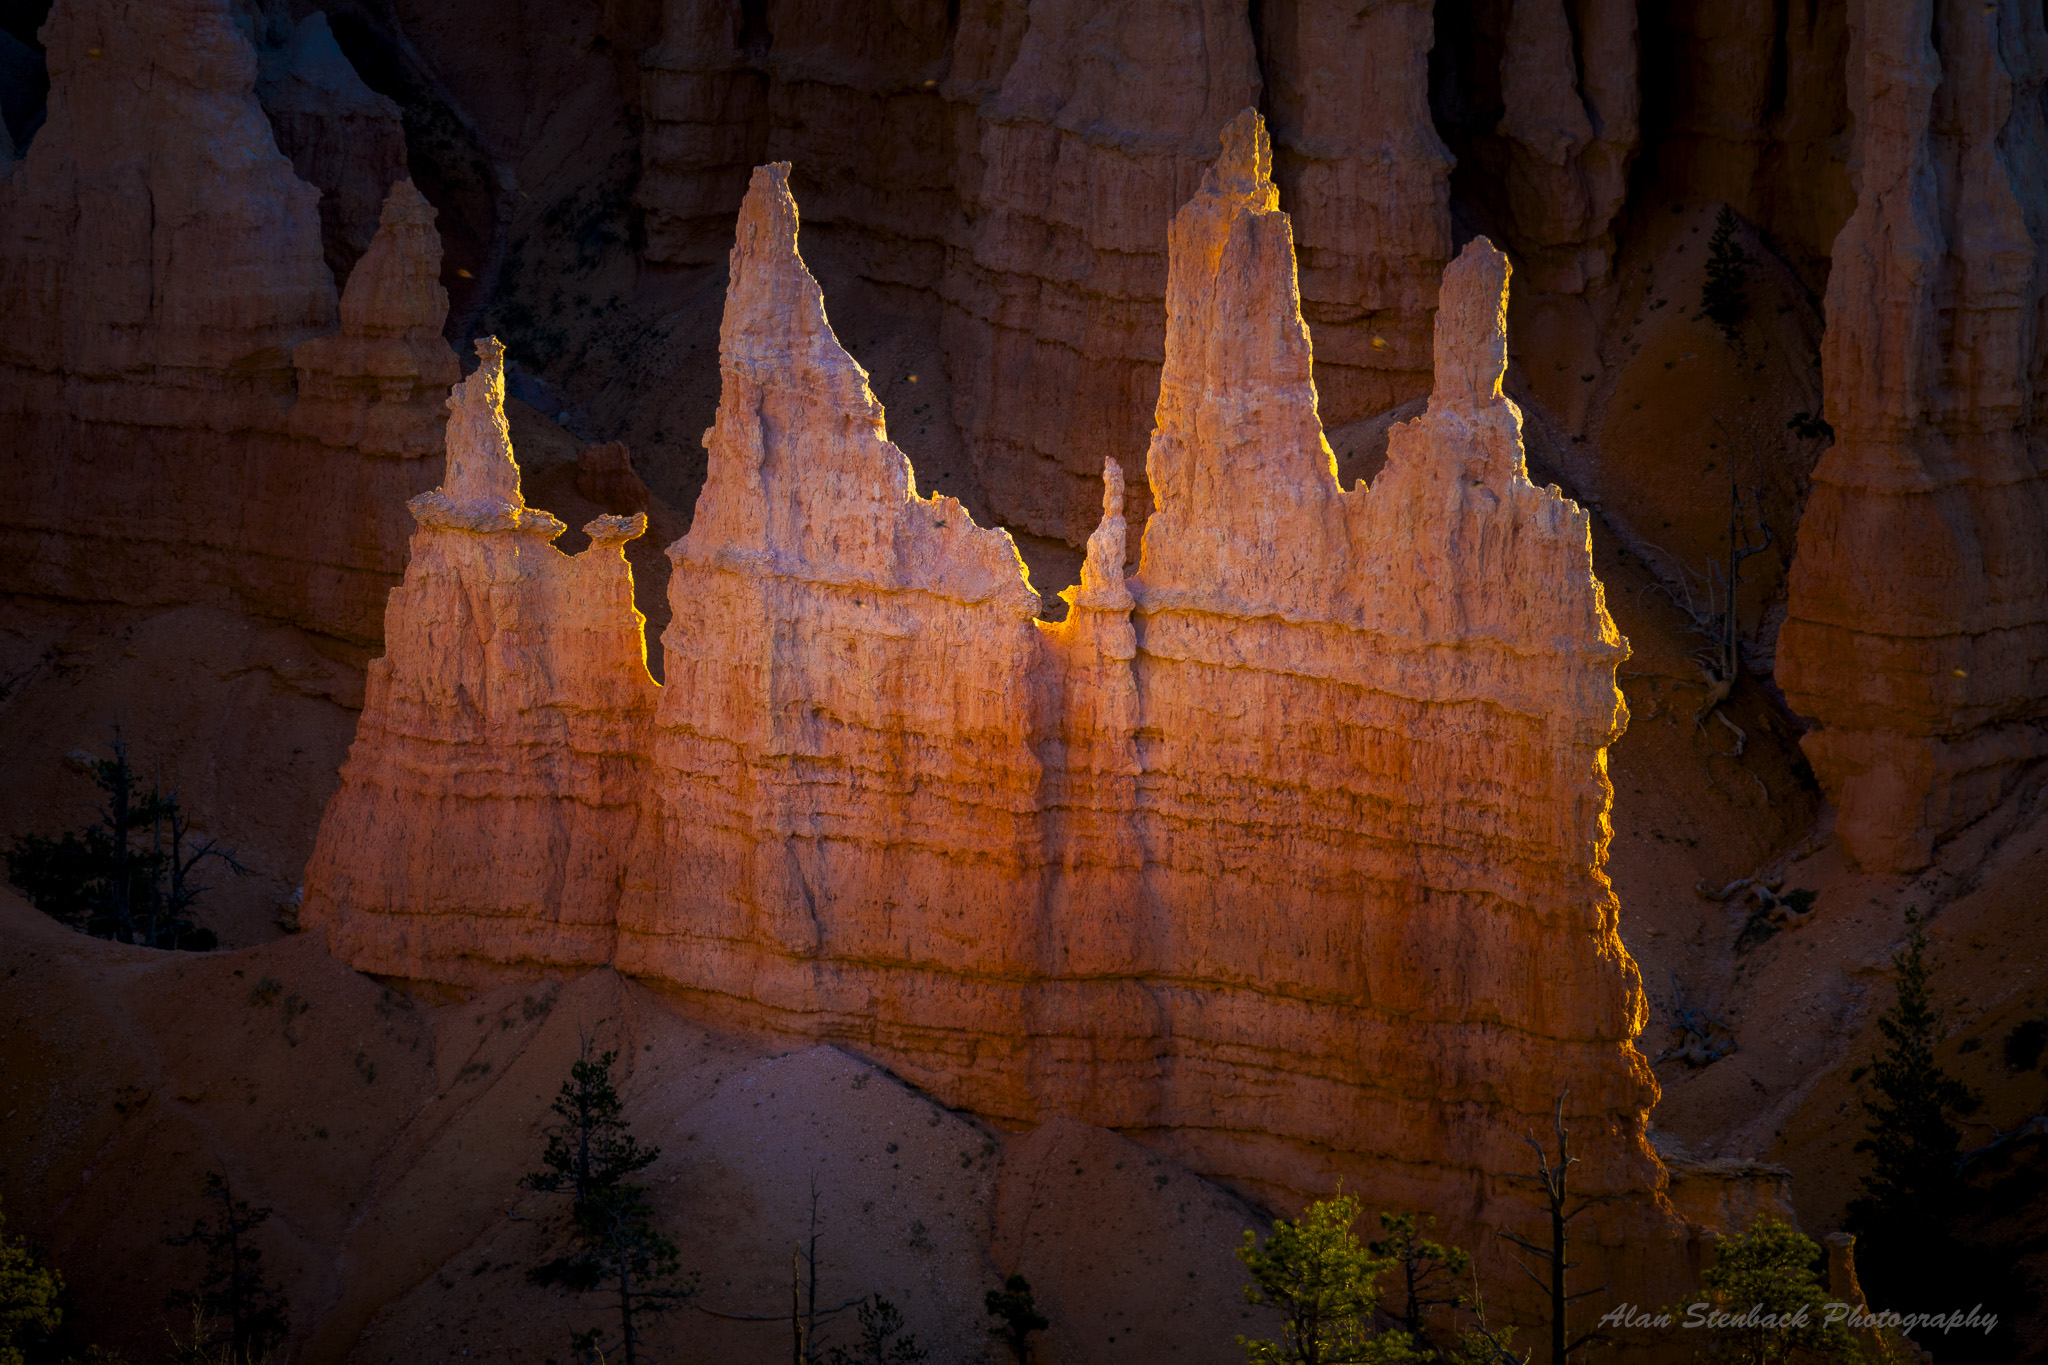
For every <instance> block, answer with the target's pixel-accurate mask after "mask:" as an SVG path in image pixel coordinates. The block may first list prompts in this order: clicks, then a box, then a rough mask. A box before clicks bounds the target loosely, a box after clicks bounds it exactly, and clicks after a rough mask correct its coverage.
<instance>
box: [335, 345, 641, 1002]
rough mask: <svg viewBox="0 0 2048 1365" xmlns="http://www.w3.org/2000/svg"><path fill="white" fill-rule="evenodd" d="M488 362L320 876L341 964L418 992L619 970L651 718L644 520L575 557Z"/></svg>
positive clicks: (625, 523) (416, 550)
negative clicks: (629, 559) (617, 946)
mask: <svg viewBox="0 0 2048 1365" xmlns="http://www.w3.org/2000/svg"><path fill="white" fill-rule="evenodd" d="M477 356H478V359H479V360H480V361H481V364H480V365H479V366H478V368H477V369H476V370H475V371H474V372H473V373H472V374H471V375H470V376H469V378H467V379H465V380H464V381H463V382H462V385H461V387H459V388H458V389H457V390H456V391H455V394H454V396H453V397H451V398H450V399H449V400H448V409H449V412H450V413H451V417H450V420H449V422H448V464H447V477H446V478H445V479H444V480H443V481H442V484H441V486H440V487H439V488H436V489H433V490H430V491H429V492H426V493H422V494H421V495H420V496H418V497H416V498H414V499H413V500H412V503H411V509H412V514H413V517H414V519H415V520H416V521H417V522H418V525H419V529H418V530H417V531H415V532H414V534H413V540H412V558H411V562H410V564H409V565H408V566H407V569H406V576H405V583H404V584H403V586H401V587H399V588H398V589H397V590H395V591H394V592H393V593H392V595H391V604H390V607H389V610H388V612H387V614H386V617H385V653H384V657H382V658H380V659H377V660H374V661H372V662H371V664H370V676H369V683H368V691H367V697H366V700H365V705H364V709H363V719H362V722H361V724H360V726H359V728H358V730H357V733H356V742H355V745H354V747H353V748H352V749H351V751H350V754H349V759H348V762H347V763H346V764H345V765H344V766H343V768H342V795H341V796H340V798H339V799H338V800H336V801H335V802H334V803H333V804H332V806H331V807H330V809H329V812H328V815H327V818H326V819H325V820H324V821H323V822H322V825H321V829H320V838H319V842H318V844H317V846H316V847H315V849H314V853H313V860H312V862H311V863H310V864H309V865H308V867H307V872H306V875H307V878H308V886H309V888H311V889H309V892H308V894H309V896H312V897H313V898H314V901H315V903H316V904H317V905H320V906H332V905H335V904H341V905H347V906H349V907H350V908H351V911H352V913H350V914H348V915H345V916H342V917H340V918H339V919H338V920H337V921H336V922H335V924H334V928H333V931H332V933H331V935H330V946H331V947H332V949H333V951H335V952H336V953H337V954H338V955H340V956H342V957H343V958H345V959H347V960H351V961H355V962H367V961H405V962H408V963H411V964H414V965H415V966H416V967H418V968H420V969H421V970H417V971H414V972H411V973H409V974H411V975H419V976H426V975H432V974H434V973H433V971H432V969H431V968H430V967H429V965H428V964H433V963H442V962H460V961H462V960H463V959H465V958H468V957H476V958H479V959H482V960H485V961H488V962H491V963H504V962H514V961H523V962H532V963H537V964H538V963H547V964H550V965H562V966H591V965H596V964H599V963H603V962H607V961H609V960H610V959H611V957H612V955H613V947H612V938H613V926H614V924H615V923H616V920H617V914H618V897H619V886H620V878H619V867H620V866H621V862H622V859H623V858H624V857H625V855H626V853H627V850H628V848H629V846H630V844H631V842H632V838H633V833H634V828H635V825H636V822H637V819H638V811H639V809H640V805H641V801H642V797H641V793H642V792H643V791H644V789H645V786H646V777H645V772H644V770H645V759H644V755H645V754H646V752H647V748H648V736H647V726H648V722H649V721H650V720H651V719H652V716H653V712H654V700H655V685H654V680H653V679H652V678H651V677H649V676H648V673H647V646H646V642H645V640H644V639H643V638H642V635H641V629H642V626H643V624H644V618H643V617H642V616H641V615H640V613H639V612H638V611H637V610H635V609H634V606H633V580H632V574H631V571H630V570H629V569H628V568H627V567H626V557H625V553H624V546H625V543H626V542H627V541H629V540H631V539H633V538H634V537H635V536H638V535H639V534H640V533H641V532H642V531H644V530H645V529H646V525H647V519H646V517H645V516H644V515H639V514H636V515H633V516H630V517H613V516H605V517H599V518H597V519H596V520H594V521H592V522H591V523H590V524H589V525H588V526H586V527H584V528H583V529H584V532H585V533H586V534H587V535H588V536H589V537H590V545H589V547H588V548H586V549H585V550H584V551H583V552H582V553H581V554H578V555H575V556H573V557H572V556H569V555H565V554H563V553H562V552H561V551H559V550H557V549H556V548H555V547H554V546H553V545H552V544H551V543H550V542H552V541H553V540H554V539H555V537H557V536H559V535H561V534H562V532H563V531H565V530H567V529H568V528H567V527H565V526H564V525H563V524H562V523H561V521H560V520H558V519H557V518H555V517H554V516H551V515H550V514H548V513H546V512H543V511H539V510H537V509H534V508H530V507H528V506H527V505H526V503H525V500H524V499H523V498H522V497H521V496H520V491H519V468H518V466H517V465H516V464H514V463H513V459H512V440H511V435H510V433H509V432H508V431H507V429H506V425H505V414H504V401H505V374H504V348H503V347H502V346H500V345H499V344H498V343H497V341H496V340H495V339H492V338H485V339H484V340H482V341H480V342H478V343H477ZM317 913H318V912H317V911H316V914H317Z"/></svg>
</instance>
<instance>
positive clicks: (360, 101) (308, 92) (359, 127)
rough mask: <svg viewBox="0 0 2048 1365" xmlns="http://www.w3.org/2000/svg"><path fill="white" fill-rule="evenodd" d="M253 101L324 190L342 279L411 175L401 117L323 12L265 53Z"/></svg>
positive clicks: (283, 146) (296, 164) (323, 214)
mask: <svg viewBox="0 0 2048 1365" xmlns="http://www.w3.org/2000/svg"><path fill="white" fill-rule="evenodd" d="M256 97H257V99H258V100H260V101H261V102H262V105H263V112H264V113H266V114H268V115H269V116H270V126H271V129H272V131H273V132H274V133H275V134H276V137H277V145H278V149H279V150H280V151H282V152H283V153H284V154H285V155H286V156H288V157H290V158H291V160H292V169H293V170H294V171H295V172H297V174H298V177H299V179H301V180H303V181H305V182H306V183H307V184H309V185H312V186H314V187H315V188H316V189H318V190H319V191H320V234H321V239H322V242H323V244H324V247H325V255H326V259H327V266H328V268H329V269H330V270H332V271H333V272H334V278H335V280H336V281H337V282H339V281H341V280H345V279H347V278H349V272H350V271H352V270H353V269H354V268H355V264H356V262H357V261H358V260H359V259H361V257H362V254H363V253H364V252H365V251H368V250H369V249H370V243H371V241H372V240H373V239H374V238H375V237H376V235H377V228H378V224H379V221H380V219H379V209H380V208H381V207H382V205H383V203H384V198H385V195H386V193H387V192H389V190H390V189H391V187H392V186H393V185H394V184H396V183H397V182H399V181H400V180H403V179H405V178H406V165H405V123H404V119H403V115H402V113H401V111H400V110H399V107H398V105H397V104H396V103H394V102H393V101H391V100H389V99H386V98H385V97H384V96H382V95H379V94H377V93H376V92H375V91H373V90H371V89H370V88H369V87H368V86H366V85H364V84H363V81H362V77H360V76H358V75H357V74H356V69H355V68H354V67H353V66H351V65H349V60H348V58H347V57H345V56H343V55H342V51H341V48H340V46H339V45H337V44H336V43H335V41H334V34H333V32H332V30H330V29H329V28H328V26H327V15H326V14H325V13H323V12H321V11H319V10H315V11H314V12H313V13H311V14H309V15H307V16H306V17H305V18H304V19H302V20H300V21H299V23H298V26H297V27H296V28H294V29H293V30H292V34H291V37H290V38H289V39H288V40H286V41H285V42H284V43H282V44H281V45H280V46H279V47H278V48H277V49H276V50H275V51H271V52H266V53H265V54H264V55H263V58H262V61H261V66H260V74H259V76H258V77H257V81H256ZM442 312H443V313H444V314H445V313H446V312H447V308H446V306H445V305H444V306H443V308H442ZM435 325H436V326H439V323H436V324H435Z"/></svg>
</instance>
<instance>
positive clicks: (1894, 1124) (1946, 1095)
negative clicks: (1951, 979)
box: [1848, 910, 1978, 1308]
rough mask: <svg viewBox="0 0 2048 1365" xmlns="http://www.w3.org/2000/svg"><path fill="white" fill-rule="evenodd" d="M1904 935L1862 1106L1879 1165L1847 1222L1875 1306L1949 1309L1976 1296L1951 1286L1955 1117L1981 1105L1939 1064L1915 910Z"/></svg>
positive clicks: (1958, 1186)
mask: <svg viewBox="0 0 2048 1365" xmlns="http://www.w3.org/2000/svg"><path fill="white" fill-rule="evenodd" d="M1906 930H1907V933H1906V946H1905V947H1904V948H1903V949H1902V950H1901V951H1900V952H1899V953H1898V954H1896V955H1895V956H1894V957H1893V958H1892V967H1893V969H1894V971H1895V972H1896V973H1897V996H1896V998H1895V999H1894V1000H1893V1002H1892V1007H1891V1008H1890V1009H1888V1010H1886V1011H1885V1012H1884V1013H1883V1014H1882V1015H1880V1016H1879V1017H1878V1021H1877V1029H1878V1032H1879V1034H1881V1035H1882V1036H1883V1038H1884V1051H1883V1052H1882V1053H1881V1054H1879V1056H1878V1057H1877V1058H1876V1060H1875V1061H1874V1062H1873V1063H1872V1064H1871V1073H1872V1084H1873V1086H1874V1088H1875V1090H1876V1094H1875V1095H1874V1096H1873V1097H1871V1098H1869V1099H1867V1100H1865V1101H1864V1108H1865V1109H1866V1110H1867V1111H1868V1112H1869V1115H1870V1127H1869V1135H1868V1136H1867V1137H1865V1138H1863V1139H1862V1140H1860V1141H1859V1142H1857V1144H1856V1150H1857V1151H1859V1152H1866V1153H1868V1154H1869V1155H1870V1157H1871V1167H1870V1170H1869V1172H1868V1173H1867V1174H1866V1175H1865V1176H1864V1177H1863V1180H1862V1182H1861V1190H1862V1193H1861V1194H1860V1195H1859V1196H1858V1197H1857V1198H1856V1199H1855V1200H1853V1201H1852V1202H1851V1203H1850V1205H1849V1218H1848V1226H1849V1229H1850V1230H1851V1231H1852V1232H1855V1233H1857V1234H1858V1236H1859V1238H1860V1245H1859V1247H1858V1252H1859V1256H1858V1261H1859V1268H1860V1270H1861V1271H1862V1275H1863V1279H1864V1281H1865V1286H1866V1287H1867V1288H1868V1289H1869V1291H1870V1293H1871V1295H1872V1296H1873V1298H1874V1300H1875V1301H1876V1302H1878V1303H1879V1304H1882V1305H1883V1306H1885V1307H1906V1306H1909V1305H1911V1306H1918V1305H1926V1306H1934V1305H1939V1306H1941V1307H1943V1308H1947V1307H1952V1306H1955V1305H1952V1304H1948V1303H1946V1302H1945V1300H1946V1299H1947V1298H1948V1297H1950V1296H1951V1295H1952V1294H1954V1293H1956V1292H1958V1291H1960V1292H1964V1293H1967V1292H1968V1288H1967V1286H1966V1285H1962V1284H1956V1283H1951V1282H1952V1281H1954V1280H1955V1279H1956V1276H1955V1275H1954V1274H1953V1273H1952V1268H1954V1267H1957V1266H1959V1265H1960V1263H1961V1262H1960V1260H1959V1248H1958V1247H1957V1246H1956V1244H1955V1239H1954V1236H1953V1235H1952V1233H1951V1231H1950V1227H1951V1224H1952V1222H1953V1220H1954V1218H1955V1216H1956V1214H1957V1213H1958V1212H1959V1211H1960V1210H1961V1207H1962V1201H1963V1195H1964V1185H1963V1181H1962V1177H1961V1175H1960V1173H1959V1171H1958V1161H1959V1158H1960V1155H1961V1147H1962V1133H1961V1131H1960V1130H1959V1129H1958V1128H1957V1127H1956V1125H1955V1122H1954V1118H1953V1116H1954V1115H1956V1114H1958V1113H1968V1112H1970V1111H1971V1110H1973V1109H1975V1108H1976V1107H1977V1104H1978V1100H1977V1097H1976V1096H1975V1095H1974V1094H1972V1093H1971V1091H1970V1089H1969V1088H1968V1087H1967V1086H1965V1085H1963V1084H1962V1083H1961V1082H1960V1081H1957V1080H1956V1079H1955V1078H1953V1077H1952V1076H1950V1075H1949V1074H1948V1073H1947V1072H1946V1071H1944V1070H1942V1068H1941V1066H1940V1064H1939V1063H1937V1062H1936V1061H1935V1059H1934V1043H1935V1039H1936V1037H1937V1036H1938V1035H1939V1031H1940V1013H1939V1011H1938V1010H1937V1009H1936V1007H1935V1004H1934V999H1933V992H1932V991H1931V989H1930V987H1929V984H1928V973H1929V966H1928V962H1927V934H1926V931H1925V928H1924V926H1923V923H1922V921H1921V919H1920V916H1919V915H1918V914H1917V913H1915V912H1914V911H1910V910H1909V911H1907V912H1906ZM1961 1306H1962V1307H1965V1308H1967V1307H1968V1306H1969V1305H1968V1304H1967V1303H1964V1304H1962V1305H1961Z"/></svg>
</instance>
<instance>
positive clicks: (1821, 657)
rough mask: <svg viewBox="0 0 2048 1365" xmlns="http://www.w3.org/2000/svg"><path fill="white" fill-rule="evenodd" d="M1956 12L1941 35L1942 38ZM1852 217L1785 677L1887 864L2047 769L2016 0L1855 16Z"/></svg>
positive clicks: (1802, 531) (1866, 839) (2026, 98)
mask: <svg viewBox="0 0 2048 1365" xmlns="http://www.w3.org/2000/svg"><path fill="white" fill-rule="evenodd" d="M1937 11H1938V12H1939V28H1940V33H1941V47H1940V50H1939V51H1938V52H1937V50H1936V48H1935V45H1934V32H1935V28H1936V20H1937ZM1850 22H1851V24H1852V25H1853V28H1854V32H1855V43H1854V45H1853V47H1852V51H1853V52H1854V53H1855V54H1856V56H1857V58H1858V59H1859V60H1858V61H1857V64H1856V65H1855V67H1854V69H1853V70H1852V71H1851V81H1850V92H1851V95H1850V99H1851V106H1852V109H1853V110H1854V113H1855V118H1856V145H1857V149H1858V154H1857V159H1856V163H1855V164H1856V165H1857V167H1858V169H1857V202H1856V211H1855V213H1854V214H1853V215H1852V216H1851V217H1850V219H1849V222H1848V225H1847V226H1846V227H1844V228H1843V229H1842V232H1841V235H1840V236H1839V237H1837V238H1836V240H1835V246H1834V264H1833V267H1832V271H1831V273H1830V275H1829V277H1828V298H1827V319H1828V322H1827V334H1826V339H1825V341H1824V343H1823V347H1822V353H1821V361H1822V367H1823V376H1824V386H1825V394H1826V415H1827V419H1828V421H1829V422H1830V423H1831V424H1832V425H1833V427H1834V429H1835V444H1834V446H1833V448H1832V449H1830V450H1829V451H1828V452H1827V453H1826V454H1825V455H1823V456H1822V457H1821V461H1820V464H1819V467H1818V468H1817V469H1816V470H1815V471H1814V476H1813V477H1814V487H1813V493H1812V496H1811V497H1810V499H1809V500H1808V502H1807V507H1806V513H1805V516H1804V519H1803V520H1802V522H1801V524H1800V527H1799V549H1798V555H1797V557H1796V558H1795V559H1794V560H1793V562H1792V572H1791V581H1790V600H1789V608H1790V617H1789V619H1788V620H1787V622H1786V624H1785V628H1784V631H1783V634H1782V635H1781V636H1780V638H1779V644H1778V662H1777V678H1778V681H1779V682H1780V683H1781V684H1782V685H1783V686H1784V688H1785V692H1786V696H1787V697H1788V698H1789V699H1790V701H1791V703H1792V705H1793V708H1794V709H1795V710H1797V711H1798V712H1799V713H1800V714H1801V715H1803V716H1807V717H1810V718H1812V719H1813V720H1814V721H1815V722H1817V728H1816V729H1815V730H1814V731H1813V732H1812V733H1810V734H1809V735H1807V737H1806V738H1805V740H1804V741H1803V747H1804V748H1805V750H1806V753H1807V755H1808V757H1809V758H1810V759H1811V760H1812V762H1813V766H1814V771H1815V772H1816V773H1817V774H1819V776H1820V779H1821V782H1822V785H1823V786H1824V787H1825V788H1826V790H1827V792H1828V795H1829V798H1830V799H1831V800H1832V801H1834V803H1835V805H1836V806H1837V807H1838V809H1839V810H1840V817H1839V819H1838V821H1837V824H1836V832H1837V833H1838V834H1839V835H1840V837H1841V839H1842V842H1843V845H1844V847H1845V848H1846V849H1847V851H1848V853H1849V854H1850V856H1851V857H1852V858H1853V859H1855V860H1856V861H1857V862H1858V863H1859V864H1861V865H1862V866H1864V867H1866V868H1869V869H1871V870H1874V871H1886V872H1899V871H1911V870H1914V869H1917V868H1920V867H1924V866H1926V865H1927V863H1928V862H1929V861H1930V859H1931V858H1932V857H1933V849H1934V846H1935V844H1936V843H1937V842H1938V841H1939V840H1940V839H1941V838H1943V837H1944V836H1946V835H1948V834H1951V833H1954V832H1955V831H1957V830H1959V829H1961V828H1962V827H1963V826H1964V825H1966V824H1968V823H1970V822H1971V821H1973V820H1975V819H1977V818H1979V817H1981V816H1982V815H1984V814H1985V813H1986V812H1988V811H1990V810H1991V809H1992V808H1993V807H1994V806H1995V805H1996V804H1997V803H1998V802H1999V801H2000V800H2001V799H2002V798H2003V797H2004V796H2005V795H2006V793H2007V792H2008V791H2009V790H2010V789H2011V787H2012V785H2013V783H2014V782H2015V781H2016V780H2017V779H2018V778H2019V777H2020V775H2021V774H2022V773H2023V772H2024V771H2025V769H2026V766H2027V765H2028V764H2029V763H2031V762H2033V761H2035V760H2038V759H2040V758H2042V757H2044V756H2048V669H2044V665H2043V662H2042V661H2043V660H2044V659H2048V443H2044V439H2043V435H2042V431H2041V414H2040V412H2039V410H2038V409H2039V399H2038V397H2037V394H2036V391H2037V389H2038V387H2039V376H2040V374H2041V370H2042V366H2043V364H2044V361H2048V332H2044V330H2043V328H2042V327H2041V325H2040V318H2041V316H2042V312H2043V308H2044V305H2048V255H2044V251H2043V244H2044V243H2048V189H2044V186H2048V127H2044V122H2043V114H2042V107H2041V105H2042V92H2043V88H2044V82H2048V31H2044V29H2043V23H2042V16H2041V13H2040V10H2039V8H2038V7H2036V6H2027V5H2022V4H2019V3H2017V0H1997V3H1992V4H1982V3H1977V2H1976V0H1971V2H1970V3H1960V2H1959V0H1865V2H1864V3H1862V4H1859V5H1855V6H1852V8H1851V18H1850Z"/></svg>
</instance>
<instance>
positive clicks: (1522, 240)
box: [1499, 0, 1642, 294]
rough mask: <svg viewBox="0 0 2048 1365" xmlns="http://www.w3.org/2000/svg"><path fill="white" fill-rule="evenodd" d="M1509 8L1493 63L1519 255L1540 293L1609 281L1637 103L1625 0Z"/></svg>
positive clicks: (1547, 1) (1632, 21)
mask: <svg viewBox="0 0 2048 1365" xmlns="http://www.w3.org/2000/svg"><path fill="white" fill-rule="evenodd" d="M1570 8H1571V13H1570V14H1567V13H1566V9H1567V6H1566V5H1565V3H1564V0H1514V3H1513V5H1512V6H1511V7H1510V10H1509V15H1508V21H1507V32H1506V33H1505V34H1504V35H1503V49H1502V53H1501V59H1500V87H1501V99H1502V103H1503V104H1504V105H1505V111H1504V112H1503V114H1502V115H1501V121H1500V130H1499V131H1500V134H1501V136H1502V137H1503V138H1505V139H1506V141H1507V143H1508V149H1509V151H1508V164H1507V175H1506V183H1505V186H1504V188H1505V190H1506V192H1507V202H1508V207H1509V211H1510V213H1511V214H1512V216H1513V219H1514V224H1515V228H1516V236H1517V238H1518V239H1519V240H1518V241H1517V242H1516V243H1515V245H1516V246H1518V247H1520V248H1521V249H1522V250H1523V251H1524V252H1526V253H1527V255H1528V258H1529V262H1530V264H1531V266H1532V267H1533V271H1534V274H1535V277H1536V278H1535V284H1536V287H1537V288H1539V289H1548V290H1554V291H1556V292H1559V293H1566V294H1575V293H1578V292H1579V291H1581V290H1583V289H1585V288H1586V287H1587V286H1588V285H1591V284H1597V283H1599V282H1600V281H1602V280H1603V279H1605V277H1606V275H1607V272H1608V268H1609V266H1610V264H1611V263H1612V260H1613V255H1614V238H1613V235H1612V232H1611V228H1612V226H1613V223H1614V217H1615V214H1616V213H1617V212H1618V211H1619V210H1620V208H1621V203H1622V199H1623V197H1624V195H1625V193H1626V191H1627V188H1628V164H1629V161H1630V159H1631V158H1632V157H1633V156H1634V154H1635V150H1636V137H1637V132H1638V127H1637V114H1638V112H1639V110H1640V107H1641V103H1642V96H1641V91H1640V87H1639V85H1638V83H1637V79H1636V7H1635V5H1633V4H1631V3H1629V2H1628V0H1594V2H1593V3H1592V4H1586V5H1575V6H1572V7H1570Z"/></svg>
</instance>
